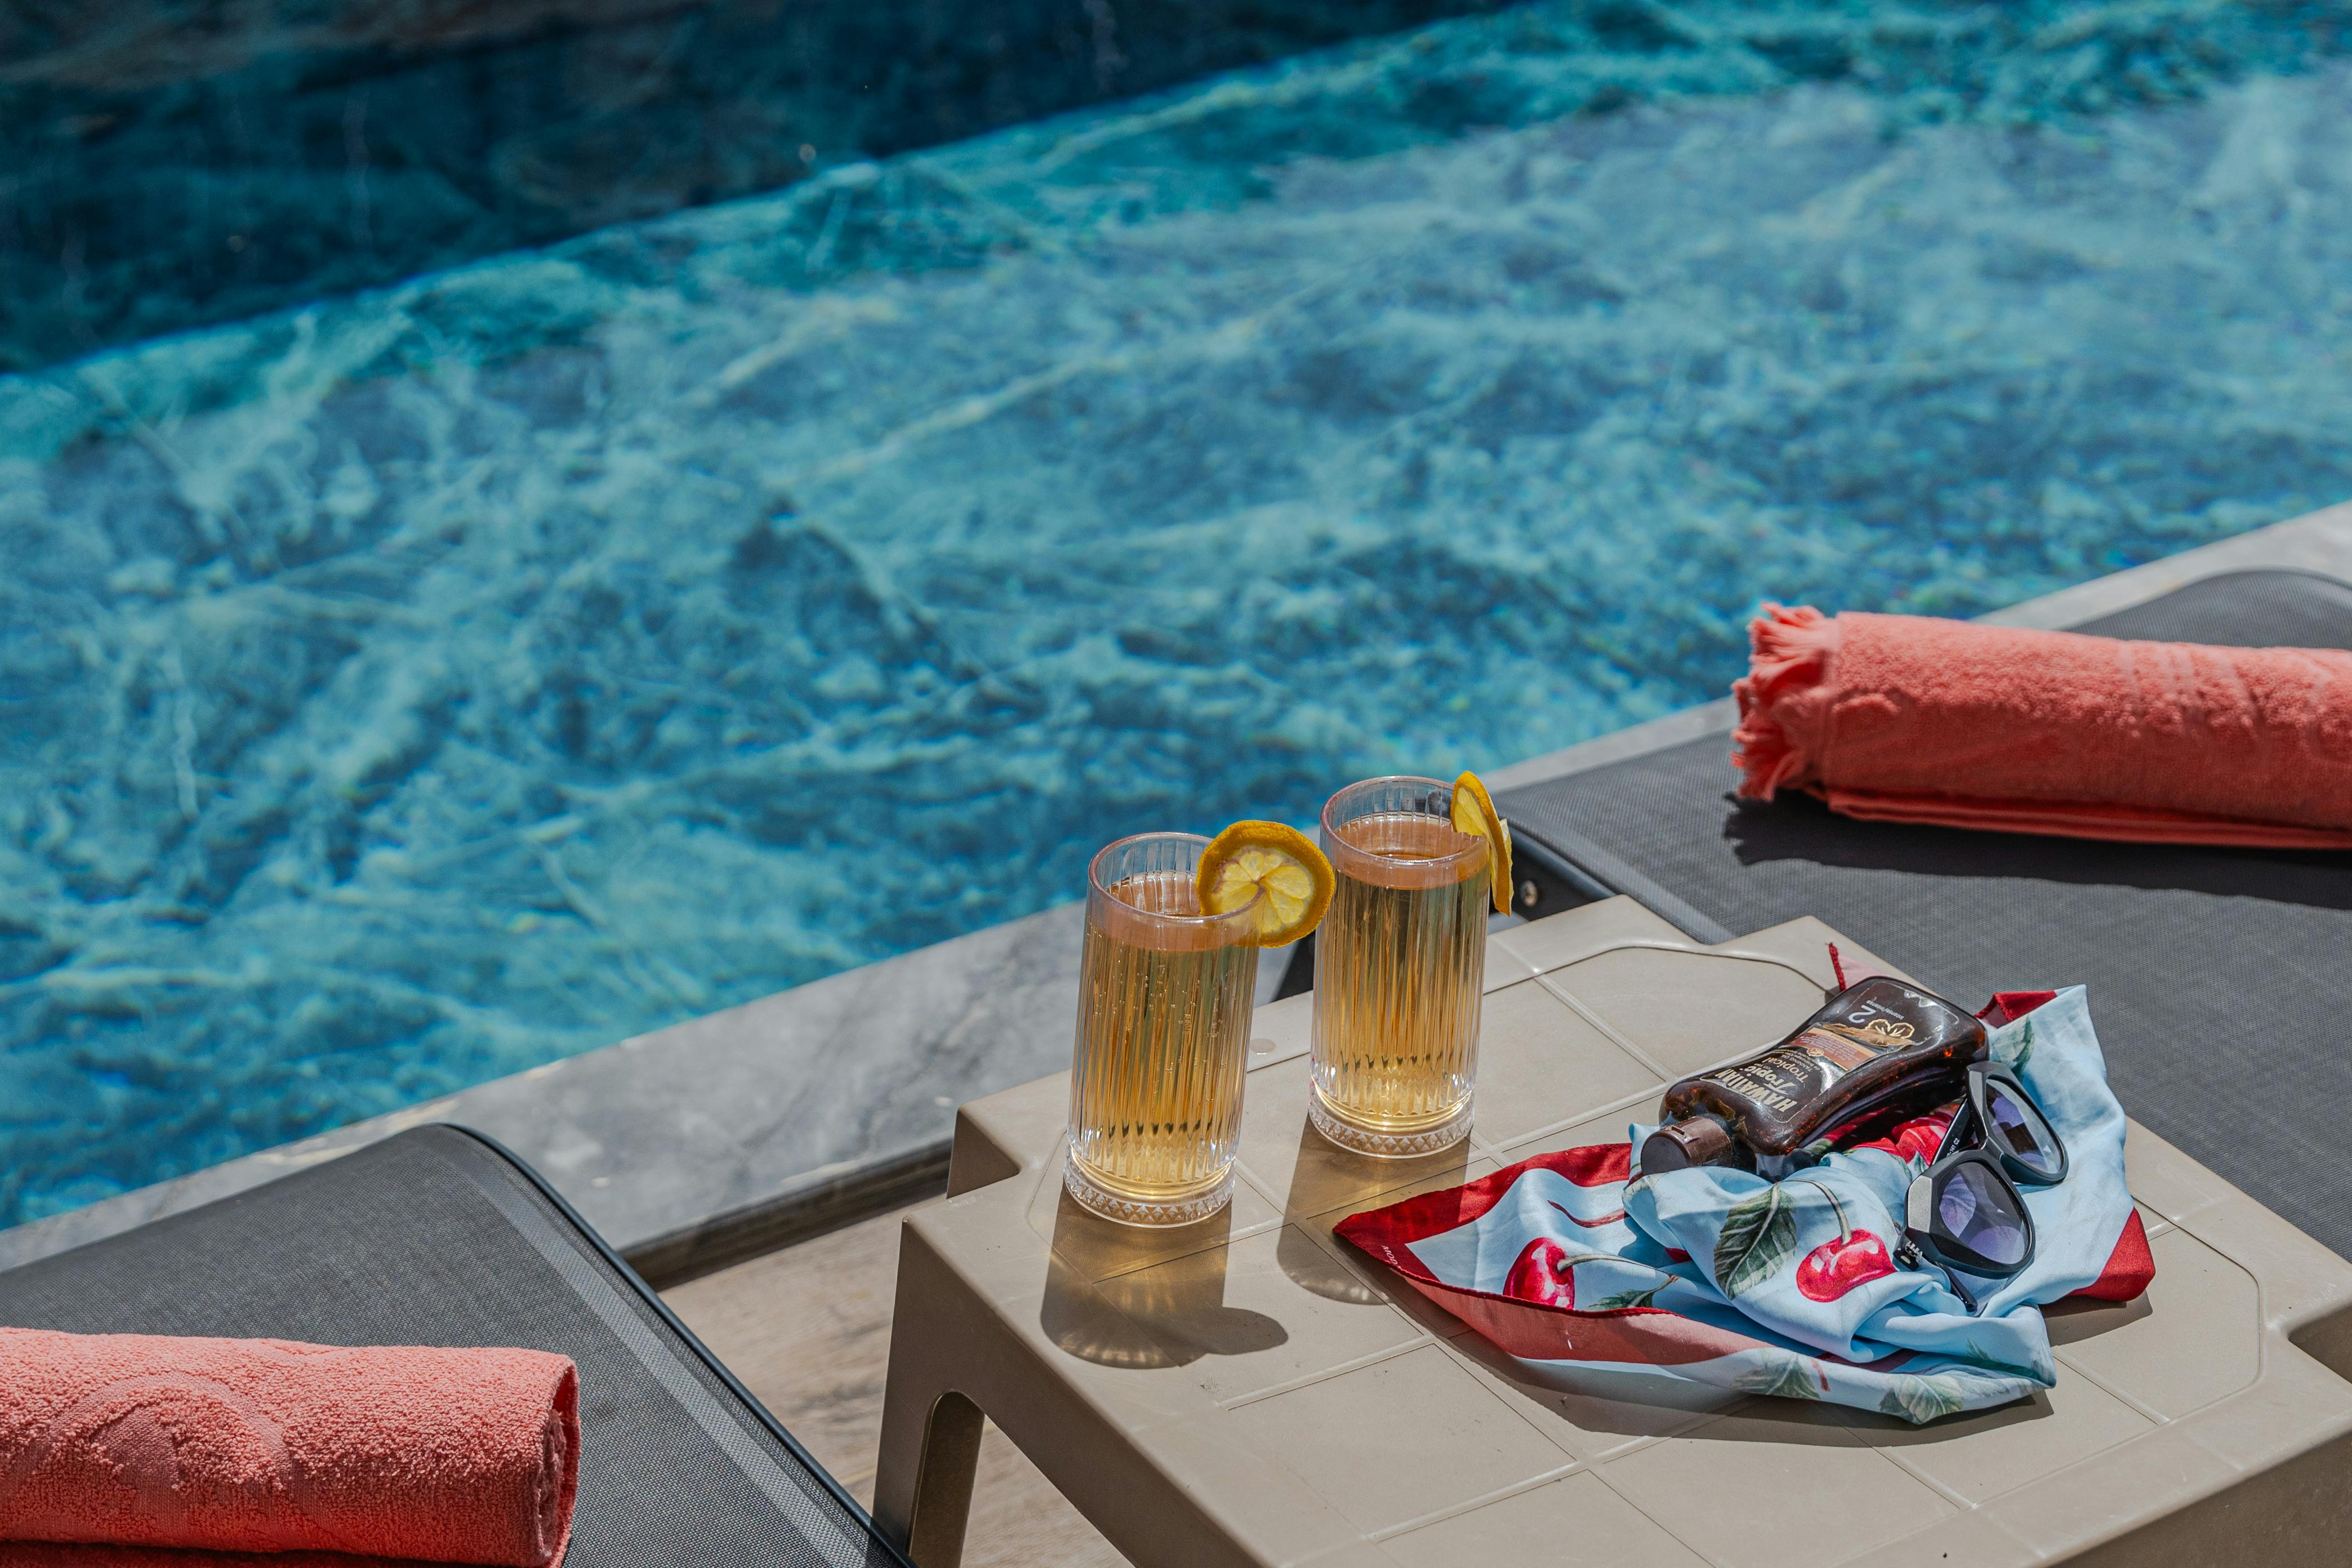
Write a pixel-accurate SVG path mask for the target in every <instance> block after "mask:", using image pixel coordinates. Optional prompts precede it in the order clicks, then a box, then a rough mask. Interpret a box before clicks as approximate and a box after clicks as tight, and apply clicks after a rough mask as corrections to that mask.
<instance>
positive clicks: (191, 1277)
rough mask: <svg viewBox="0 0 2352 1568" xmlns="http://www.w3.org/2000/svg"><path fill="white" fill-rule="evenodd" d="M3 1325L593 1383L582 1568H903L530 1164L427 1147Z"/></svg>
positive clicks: (95, 1265) (115, 1257) (388, 1144)
mask: <svg viewBox="0 0 2352 1568" xmlns="http://www.w3.org/2000/svg"><path fill="white" fill-rule="evenodd" d="M0 1323H7V1324H11V1325H14V1326H17V1327H25V1328H44V1329H65V1330H71V1331H78V1332H83V1333H160V1334H224V1335H235V1336H258V1337H270V1338H278V1339H294V1340H309V1341H314V1342H320V1343H325V1344H436V1345H476V1344H478V1345H522V1346H529V1347H532V1348H536V1349H541V1350H551V1351H561V1352H564V1353H565V1354H567V1355H569V1356H571V1357H572V1359H573V1360H574V1361H576V1362H578V1363H580V1394H581V1399H580V1419H581V1434H582V1436H581V1446H582V1453H581V1465H580V1501H579V1512H578V1515H577V1518H576V1521H575V1523H574V1527H573V1532H572V1548H571V1551H570V1552H569V1553H568V1554H567V1555H566V1556H565V1559H564V1562H565V1564H566V1568H673V1565H674V1568H756V1565H769V1564H773V1565H777V1568H785V1565H789V1568H850V1565H853V1564H854V1565H856V1568H893V1565H897V1568H903V1564H904V1562H905V1560H904V1559H903V1558H901V1557H899V1556H898V1554H897V1553H896V1552H892V1551H891V1550H890V1549H889V1548H888V1547H887V1546H885V1545H884V1544H882V1542H880V1541H879V1539H878V1538H877V1537H876V1536H875V1534H874V1532H873V1530H872V1527H871V1526H870V1525H869V1524H868V1522H867V1521H866V1516H865V1514H864V1513H863V1511H861V1510H859V1509H858V1508H857V1506H856V1503H855V1502H853V1501H852V1500H850V1499H849V1498H848V1496H847V1495H846V1494H845V1493H844V1492H842V1491H841V1490H840V1489H839V1487H838V1486H837V1485H835V1482H834V1481H833V1479H832V1478H830V1477H829V1476H827V1475H826V1474H825V1473H824V1470H823V1469H822V1468H818V1466H817V1465H816V1463H815V1461H814V1460H813V1459H810V1458H808V1457H807V1455H806V1454H805V1453H803V1451H802V1450H801V1449H800V1447H799V1446H798V1445H797V1444H796V1443H794V1442H793V1440H792V1438H791V1437H790V1436H788V1435H787V1434H786V1433H785V1432H784V1430H783V1428H782V1427H781V1426H775V1425H774V1423H773V1422H772V1420H771V1419H770V1418H769V1417H768V1416H767V1415H766V1414H765V1413H764V1412H762V1411H761V1409H760V1408H759V1406H758V1405H756V1404H755V1403H754V1402H753V1401H752V1400H751V1397H750V1395H748V1394H745V1393H743V1391H742V1390H741V1389H740V1386H738V1385H736V1384H734V1382H733V1380H732V1379H731V1378H730V1377H729V1376H728V1375H727V1373H725V1372H724V1371H723V1370H722V1369H721V1368H720V1367H719V1363H717V1362H716V1361H714V1360H712V1359H711V1358H710V1357H709V1353H708V1352H705V1351H704V1350H703V1349H702V1348H701V1346H700V1345H698V1344H697V1343H696V1342H695V1341H694V1339H693V1337H692V1336H691V1335H690V1334H688V1332H687V1331H686V1330H685V1329H684V1328H683V1327H682V1326H681V1325H679V1324H678V1322H677V1320H676V1319H674V1318H672V1317H670V1316H669V1314H668V1313H667V1310H665V1309H664V1308H663V1307H662V1306H661V1304H660V1301H659V1300H658V1298H656V1297H655V1296H653V1295H652V1293H651V1292H650V1291H648V1290H646V1289H645V1288H644V1287H643V1286H642V1285H641V1284H639V1283H638V1281H637V1279H636V1278H635V1275H633V1274H631V1273H630V1272H628V1270H627V1269H626V1268H625V1266H624V1265H622V1264H621V1263H620V1261H619V1260H618V1259H617V1258H614V1257H613V1255H612V1254H611V1253H610V1252H609V1251H608V1250H606V1249H605V1247H604V1244H603V1243H602V1242H601V1241H599V1240H598V1239H597V1238H596V1237H595V1235H594V1233H593V1231H590V1230H589V1229H588V1228H587V1227H586V1226H585V1225H583V1223H581V1222H580V1220H579V1219H578V1218H577V1216H575V1215H572V1214H571V1213H570V1212H569V1210H568V1209H567V1208H565V1207H564V1206H563V1205H562V1203H561V1201H560V1200H557V1199H555V1198H554V1197H553V1196H552V1194H549V1193H548V1192H546V1191H545V1189H544V1188H543V1187H542V1186H541V1184H539V1182H538V1180H537V1178H536V1177H535V1176H533V1175H531V1174H530V1172H529V1171H528V1169H527V1168H526V1167H524V1166H522V1165H521V1163H520V1162H518V1161H515V1160H513V1159H512V1158H511V1157H510V1156H509V1155H507V1154H506V1153H505V1152H503V1151H501V1150H499V1149H498V1148H497V1147H496V1146H495V1145H493V1144H491V1143H489V1142H488V1141H487V1140H484V1139H480V1138H478V1137H476V1136H475V1135H473V1134H471V1133H468V1132H466V1131H462V1130H460V1129H457V1128H454V1127H422V1128H417V1129H415V1130H414V1131H408V1132H404V1133H402V1134H400V1135H399V1136H397V1137H394V1138H392V1139H388V1140H386V1141H385V1142H382V1143H377V1144H374V1145H373V1146H371V1147H369V1148H366V1149H362V1150H361V1151H359V1152H355V1153H352V1154H346V1155H344V1156H343V1157H342V1158H341V1159H338V1160H333V1161H330V1162H329V1163H325V1164H322V1165H318V1166H314V1167H312V1168H311V1169H310V1170H307V1171H303V1172H300V1173H298V1174H295V1175H290V1176H287V1177H284V1178H282V1179H280V1180H278V1181H276V1182H273V1183H270V1184H268V1185H267V1186H262V1187H257V1188H256V1189H254V1190H253V1191H251V1192H248V1193H243V1194H238V1195H236V1196H235V1197H230V1198H226V1199H223V1200H222V1201H221V1202H219V1203H215V1204H212V1205H207V1206H205V1207H204V1208H200V1209H194V1210H191V1211H189V1212H188V1213H186V1214H183V1215H173V1216H172V1217H170V1218H167V1219H162V1220H157V1221H155V1222H153V1223H152V1224H149V1225H146V1226H141V1227H140V1228H139V1229H137V1230H133V1231H131V1232H128V1233H126V1234H124V1235H121V1236H117V1237H110V1238H109V1239H107V1240H104V1241H100V1242H96V1243H93V1244H92V1245H90V1246H88V1247H81V1248H79V1249H77V1250H75V1251H72V1252H67V1253H62V1254H59V1255H58V1256H57V1257H54V1258H44V1259H41V1260H39V1261H37V1262H34V1263H28V1264H26V1265H25V1266H23V1267H22V1268H15V1269H11V1270H9V1271H8V1272H6V1273H5V1274H0Z"/></svg>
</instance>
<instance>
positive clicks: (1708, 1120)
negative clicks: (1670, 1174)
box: [1642, 1116, 1755, 1176]
mask: <svg viewBox="0 0 2352 1568" xmlns="http://www.w3.org/2000/svg"><path fill="white" fill-rule="evenodd" d="M1754 1163H1755V1162H1754V1159H1753V1157H1752V1156H1749V1155H1748V1152H1747V1151H1746V1150H1745V1149H1742V1148H1741V1147H1740V1146H1739V1144H1738V1141H1737V1140H1735V1139H1734V1138H1733V1137H1732V1136H1731V1129H1730V1128H1728V1127H1726V1126H1725V1125H1724V1124H1723V1123H1722V1122H1721V1121H1717V1120H1716V1118H1714V1117H1712V1116H1694V1117H1692V1118H1690V1119H1689V1120H1688V1121H1669V1122H1667V1123H1666V1124H1665V1125H1664V1127H1661V1128H1659V1129H1658V1130H1657V1131H1655V1132H1653V1133H1651V1134H1650V1136H1649V1137H1648V1138H1646V1139H1644V1140H1643V1143H1642V1173H1643V1175H1645V1176H1646V1175H1653V1174H1655V1173H1657V1172H1660V1171H1681V1170H1687V1169H1688V1168H1689V1167H1691V1166H1693V1165H1737V1166H1738V1167H1740V1168H1741V1169H1743V1170H1745V1169H1750V1168H1752V1167H1753V1165H1754Z"/></svg>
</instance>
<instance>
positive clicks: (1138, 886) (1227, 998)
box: [1062, 833, 1265, 1225]
mask: <svg viewBox="0 0 2352 1568" xmlns="http://www.w3.org/2000/svg"><path fill="white" fill-rule="evenodd" d="M1208 844H1209V841H1208V840H1207V839H1205V838H1202V837H1199V836H1198V835H1196V834H1191V833H1144V834H1139V835H1137V836H1136V837H1132V838H1122V839H1120V840H1119V841H1118V842H1117V843H1116V844H1113V845H1111V846H1109V847H1108V848H1106V849H1104V850H1103V851H1102V852H1101V853H1100V854H1098V855H1097V856H1096V857H1095V858H1094V864H1093V865H1092V866H1090V867H1088V868H1087V936H1086V951H1085V954H1084V956H1083V958H1082V959H1081V961H1080V966H1079V979H1078V1039H1077V1049H1076V1056H1075V1058H1073V1060H1072V1062H1071V1066H1070V1157H1069V1163H1067V1165H1066V1166H1065V1167H1064V1170H1063V1173H1062V1181H1063V1185H1064V1186H1066V1188H1067V1189H1068V1190H1069V1194H1070V1196H1072V1197H1073V1198H1076V1200H1077V1201H1078V1202H1079V1203H1080V1204H1081V1205H1084V1206H1085V1207H1087V1208H1088V1209H1090V1210H1092V1211H1093V1212H1094V1213H1096V1214H1098V1215H1103V1216H1104V1217H1105V1218H1107V1219H1115V1220H1118V1221H1120V1222H1122V1223H1123V1224H1127V1225H1189V1224H1191V1223H1192V1221H1194V1220H1199V1219H1205V1218H1207V1217H1208V1216H1209V1215H1213V1214H1214V1213H1216V1212H1217V1211H1218V1210H1219V1209H1221V1208H1223V1206H1224V1205H1225V1203H1226V1201H1227V1200H1228V1199H1229V1198H1231V1197H1232V1196H1233V1191H1234V1152H1235V1151H1236V1149H1237V1147H1238V1145H1239V1142H1240V1138H1241V1124H1242V1072H1243V1068H1244V1066H1245V1064H1246V1058H1247V1056H1248V1052H1249V1027H1250V1007H1251V1004H1252V1002H1253V1000H1254V999H1255V994H1256V991H1257V953H1258V950H1257V947H1256V944H1255V941H1254V938H1255V934H1256V931H1257V901H1258V899H1259V898H1263V897H1265V895H1264V894H1262V893H1261V894H1259V895H1257V897H1255V898H1253V899H1251V900H1250V901H1249V902H1248V903H1246V904H1244V905H1243V906H1242V907H1241V908H1240V909H1237V910H1232V911H1231V912H1230V913H1226V914H1222V915H1204V914H1202V912H1201V905H1200V900H1199V898H1198V897H1197V896H1196V895H1195V894H1194V892H1193V890H1192V876H1193V873H1194V871H1195V870H1197V869H1198V868H1199V867H1200V864H1201V852H1202V850H1203V849H1205V848H1207V847H1208Z"/></svg>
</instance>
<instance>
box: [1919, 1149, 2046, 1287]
mask: <svg viewBox="0 0 2352 1568" xmlns="http://www.w3.org/2000/svg"><path fill="white" fill-rule="evenodd" d="M1936 1226H1937V1229H1938V1230H1940V1231H1942V1232H1943V1234H1944V1237H1945V1238H1946V1239H1947V1240H1950V1241H1957V1242H1958V1243H1959V1244H1960V1245H1961V1246H1962V1247H1967V1248H1968V1249H1969V1251H1970V1252H1973V1253H1975V1254H1976V1255H1977V1256H1978V1257H1979V1258H1985V1259H1987V1260H1989V1261H1990V1262H1993V1263H1998V1264H2001V1265H2004V1266H2011V1265H2015V1264H2020V1263H2022V1262H2024V1261H2025V1217H2024V1215H2021V1214H2020V1213H2019V1212H2018V1211H2017V1208H2016V1206H2015V1204H2014V1203H2013V1201H2012V1200H2011V1197H2010V1194H2009V1192H2008V1190H2007V1188H2006V1187H2005V1186H2004V1185H2003V1184H2002V1183H2001V1182H2000V1178H1998V1177H1996V1176H1995V1175H1994V1174H1993V1173H1991V1172H1990V1171H1988V1170H1986V1169H1985V1168H1984V1167H1983V1166H1982V1165H1979V1164H1966V1165H1956V1166H1954V1167H1953V1168H1952V1172H1951V1174H1950V1175H1948V1176H1947V1177H1945V1178H1944V1190H1943V1191H1942V1192H1940V1193H1937V1194H1936Z"/></svg>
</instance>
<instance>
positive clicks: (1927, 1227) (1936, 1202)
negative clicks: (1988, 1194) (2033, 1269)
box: [1897, 1062, 2072, 1312]
mask: <svg viewBox="0 0 2352 1568" xmlns="http://www.w3.org/2000/svg"><path fill="white" fill-rule="evenodd" d="M1991 1084H1998V1085H2000V1087H2001V1089H2003V1090H2004V1091H2005V1092H2007V1093H2009V1094H2011V1095H2013V1096H2014V1097H2015V1098H2016V1099H2018V1100H2021V1101H2022V1102H2023V1103H2024V1104H2025V1105H2026V1107H2027V1108H2029V1109H2030V1110H2032V1112H2033V1115H2034V1117H2035V1118H2036V1119H2037V1120H2038V1121H2040V1122H2041V1123H2042V1127H2043V1129H2044V1130H2046V1131H2048V1132H2049V1134H2050V1138H2051V1142H2053V1144H2055V1145H2056V1147H2057V1151H2058V1173H2057V1174H2056V1175H2043V1174H2042V1173H2040V1172H2038V1171H2036V1170H2034V1169H2033V1167H2032V1166H2031V1165H2029V1164H2027V1163H2025V1162H2024V1161H2023V1160H2022V1159H2020V1158H2019V1157H2018V1156H2017V1155H2015V1154H2013V1153H2010V1152H2005V1151H2003V1150H2000V1149H1999V1148H1998V1147H1996V1146H1994V1145H1993V1143H1992V1133H1991V1129H1992V1126H1993V1120H1992V1112H1991V1108H1990V1105H1989V1104H1988V1103H1987V1095H1988V1086H1989V1085H1991ZM1968 1088H1969V1091H1968V1094H1967V1096H1966V1097H1965V1098H1964V1099H1963V1100H1961V1101H1960V1109H1959V1110H1958V1113H1956V1114H1955V1115H1954V1116H1953V1118H1952V1125H1951V1127H1950V1129H1949V1130H1948V1131H1947V1132H1946V1133H1945V1135H1944V1142H1943V1146H1942V1148H1941V1149H1939V1150H1938V1151H1937V1155H1936V1159H1935V1162H1934V1163H1932V1164H1930V1165H1929V1166H1928V1167H1927V1169H1926V1170H1925V1171H1922V1172H1921V1173H1919V1174H1918V1175H1917V1176H1916V1177H1914V1178H1912V1182H1911V1187H1910V1190H1909V1192H1908V1193H1907V1194H1906V1196H1905V1205H1904V1207H1905V1213H1904V1215H1903V1220H1904V1226H1903V1246H1902V1247H1901V1248H1900V1249H1899V1251H1898V1253H1897V1257H1898V1259H1899V1260H1900V1261H1903V1262H1905V1263H1912V1262H1916V1260H1917V1259H1919V1258H1925V1259H1927V1261H1928V1262H1931V1263H1935V1264H1939V1265H1941V1266H1942V1268H1944V1270H1945V1272H1946V1273H1947V1274H1948V1275H1957V1274H1973V1275H1975V1276H1977V1277H1978V1278H1979V1279H2008V1278H2010V1277H2011V1276H2012V1275H2016V1274H2021V1273H2022V1272H2024V1270H2025V1268H2026V1266H2027V1265H2029V1264H2031V1263H2032V1261H2033V1248H2034V1240H2033V1215H2032V1212H2031V1211H2030V1210H2028V1209H2027V1208H2026V1206H2025V1194H2023V1193H2021V1192H2020V1191H2019V1190H2018V1184H2019V1183H2020V1182H2024V1183H2026V1184H2030V1185H2033V1186H2055V1185H2056V1184H2059V1183H2060V1182H2063V1181H2064V1180H2065V1179H2066V1173H2067V1172H2068V1170H2069V1169H2071V1168H2072V1162H2071V1161H2070V1160H2069V1159H2068V1157H2067V1153H2066V1142H2065V1140H2064V1139H2063V1138H2061V1137H2060V1136H2059V1133H2058V1129H2057V1128H2056V1127H2055V1126H2053V1125H2052V1124H2051V1121H2050V1118H2049V1116H2048V1114H2047V1113H2046V1112H2044V1111H2043V1110H2042V1107H2041V1105H2040V1104H2039V1103H2038V1102H2037V1101H2036V1100H2034V1098H2033V1096H2032V1094H2030V1093H2028V1092H2027V1091H2026V1088H2025V1086H2024V1085H2023V1084H2021V1083H2020V1082H2019V1081H2018V1079H2017V1075H2016V1074H2015V1073H2014V1072H2012V1071H2011V1070H2010V1069H2009V1068H2006V1067H2002V1066H2000V1065H1999V1064H1997V1063H1993V1062H1977V1063H1975V1064H1973V1065H1971V1066H1970V1067H1969V1085H1968ZM1965 1165H1975V1166H1978V1167H1980V1168H1981V1169H1982V1170H1983V1171H1984V1173H1985V1174H1986V1175H1987V1176H1989V1177H1990V1179H1991V1181H1992V1184H1993V1185H1994V1188H1995V1190H1997V1191H1999V1192H2001V1193H2004V1194H2007V1196H2008V1198H2009V1200H2010V1204H2011V1207H2012V1208H2013V1209H2014V1210H2015V1211H2016V1214H2017V1217H2018V1222H2019V1223H2020V1224H2021V1226H2023V1227H2024V1229H2025V1250H2024V1252H2023V1253H2022V1254H2021V1255H2020V1257H2019V1258H2017V1260H2016V1261H2015V1262H2013V1263H2009V1262H2002V1261H2000V1259H1998V1258H1987V1257H1986V1256H1985V1255H1984V1254H1983V1253H1980V1252H1979V1251H1977V1250H1976V1249H1975V1248H1974V1247H1969V1246H1968V1245H1966V1244H1965V1243H1963V1242H1961V1241H1959V1240H1958V1239H1945V1238H1941V1237H1937V1235H1936V1231H1935V1225H1934V1216H1935V1215H1936V1213H1937V1209H1938V1208H1939V1207H1940V1206H1941V1205H1942V1203H1943V1194H1944V1191H1945V1189H1946V1188H1947V1187H1948V1186H1949V1185H1950V1184H1951V1183H1952V1182H1954V1181H1955V1180H1957V1179H1958V1176H1959V1173H1960V1168H1961V1167H1962V1166H1965ZM1915 1215H1918V1216H1921V1218H1920V1220H1919V1221H1917V1222H1915V1218H1914V1216H1915ZM1905 1253H1907V1254H1909V1256H1908V1257H1904V1256H1902V1255H1903V1254H1905ZM1952 1289H1953V1290H1954V1291H1955V1292H1956V1293H1957V1294H1958V1296H1959V1298H1960V1300H1962V1301H1964V1302H1966V1303H1967V1304H1968V1308H1969V1310H1970V1311H1972V1312H1973V1311H1974V1310H1976V1307H1977V1302H1976V1299H1975V1298H1974V1297H1973V1296H1971V1295H1970V1294H1969V1289H1968V1287H1967V1286H1966V1285H1964V1284H1962V1283H1961V1282H1960V1281H1959V1279H1958V1278H1954V1279H1952Z"/></svg>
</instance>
